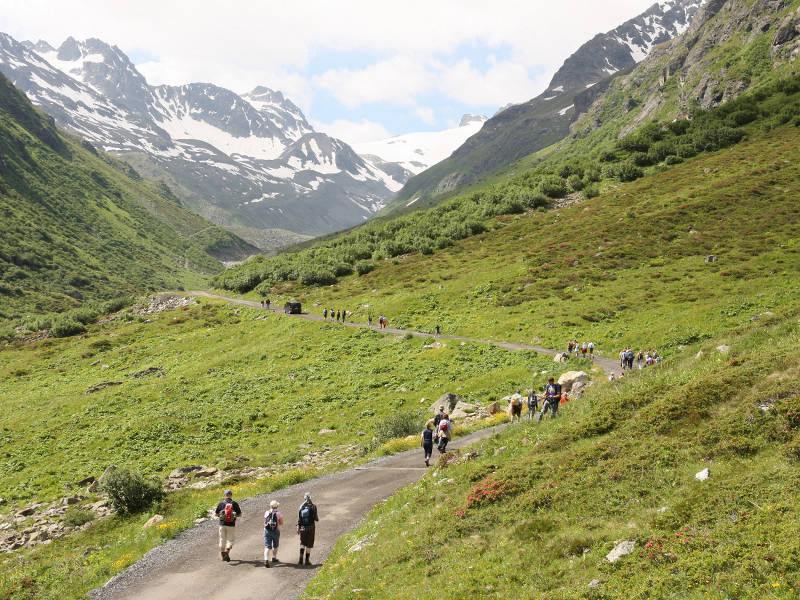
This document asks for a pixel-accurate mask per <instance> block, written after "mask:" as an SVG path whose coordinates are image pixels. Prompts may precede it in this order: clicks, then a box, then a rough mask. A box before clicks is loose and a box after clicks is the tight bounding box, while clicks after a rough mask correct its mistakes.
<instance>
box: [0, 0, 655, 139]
mask: <svg viewBox="0 0 800 600" xmlns="http://www.w3.org/2000/svg"><path fill="white" fill-rule="evenodd" d="M652 3H653V0H614V1H613V2H597V0H591V1H590V0H560V1H559V2H552V1H551V0H547V1H545V0H495V1H494V2H491V3H487V2H485V0H480V1H478V0H426V1H424V2H423V1H420V0H406V1H405V2H402V3H397V2H388V1H382V0H372V1H366V0H339V1H338V2H330V1H328V0H306V1H305V2H303V3H286V2H278V1H275V0H262V1H260V2H251V1H247V0H229V1H228V2H226V3H220V2H219V1H218V0H213V1H212V0H193V1H189V0H170V1H169V2H164V1H163V0H159V1H155V0H138V1H136V2H133V1H125V0H120V1H119V2H107V1H106V0H102V1H101V0H59V2H51V1H49V0H26V2H17V3H11V6H7V7H4V8H3V10H2V12H1V13H0V31H4V32H6V33H9V34H11V35H12V36H14V37H15V38H17V39H32V40H37V39H45V40H47V41H49V42H50V43H52V44H59V43H61V41H63V40H64V39H65V38H66V37H68V36H70V35H71V36H73V37H76V38H78V39H85V38H88V37H98V38H100V39H102V40H104V41H106V42H108V43H111V44H115V45H117V46H119V47H120V48H121V49H122V50H123V51H124V52H126V53H127V54H128V55H129V56H130V57H131V59H132V60H133V62H134V63H135V64H136V65H137V67H138V68H139V70H140V71H141V72H142V74H143V75H145V77H146V78H147V80H148V81H149V82H150V83H153V84H160V83H169V84H183V83H189V82H193V81H208V82H213V83H216V84H218V85H222V86H224V87H228V88H230V89H232V90H234V91H237V92H244V91H247V90H250V89H252V88H253V87H255V86H256V85H265V86H267V87H270V88H273V89H279V90H281V91H282V92H284V94H285V95H287V96H288V97H289V98H290V99H291V100H292V101H294V102H295V103H296V104H297V105H298V106H300V107H301V108H302V109H303V111H304V112H305V113H306V116H307V117H308V118H309V120H310V121H311V122H312V123H313V124H314V125H315V126H316V127H317V128H318V129H321V130H323V131H327V132H328V133H331V134H333V135H336V136H337V137H340V138H342V139H344V140H345V141H348V142H350V143H355V142H359V141H367V140H373V139H379V138H381V137H385V136H388V135H397V134H402V133H407V132H411V131H431V130H440V129H445V128H448V127H452V126H453V125H455V124H457V122H458V120H459V118H460V117H461V115H462V114H464V113H479V114H485V115H487V116H490V115H491V114H493V113H494V112H495V110H497V108H499V107H500V106H503V105H505V104H507V103H509V102H515V103H516V102H524V101H525V100H528V99H530V98H532V97H533V96H535V95H537V94H538V93H540V92H541V91H543V90H544V88H545V87H546V85H547V83H548V82H549V79H550V77H552V74H553V73H554V72H555V70H556V69H557V68H558V67H559V66H560V65H561V63H562V62H563V61H564V59H566V58H567V57H568V56H569V55H570V54H571V53H572V52H574V51H575V50H576V49H577V48H578V47H579V46H580V45H581V44H582V43H583V42H585V41H587V40H588V39H590V38H591V37H592V36H594V35H595V34H596V33H599V32H601V31H608V30H610V29H613V28H614V27H616V26H617V25H619V24H620V23H622V22H624V21H625V20H627V19H629V18H632V17H634V16H635V15H637V14H639V13H640V12H642V11H644V10H645V9H646V8H648V7H649V6H650V5H651V4H652Z"/></svg>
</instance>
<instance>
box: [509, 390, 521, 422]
mask: <svg viewBox="0 0 800 600" xmlns="http://www.w3.org/2000/svg"><path fill="white" fill-rule="evenodd" d="M509 412H510V413H511V422H512V423H513V422H514V417H517V421H521V420H522V394H520V393H519V390H517V393H516V394H513V395H512V396H511V402H510V404H509Z"/></svg>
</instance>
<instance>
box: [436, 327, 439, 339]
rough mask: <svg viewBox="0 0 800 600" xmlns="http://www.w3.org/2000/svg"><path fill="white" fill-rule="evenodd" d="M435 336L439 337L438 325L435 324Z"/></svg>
mask: <svg viewBox="0 0 800 600" xmlns="http://www.w3.org/2000/svg"><path fill="white" fill-rule="evenodd" d="M436 337H439V326H438V325H437V326H436Z"/></svg>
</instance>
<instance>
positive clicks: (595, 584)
mask: <svg viewBox="0 0 800 600" xmlns="http://www.w3.org/2000/svg"><path fill="white" fill-rule="evenodd" d="M589 587H590V588H592V589H594V588H597V587H600V580H599V579H592V580H591V581H590V582H589Z"/></svg>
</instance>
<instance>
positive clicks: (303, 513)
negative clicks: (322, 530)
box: [297, 492, 319, 565]
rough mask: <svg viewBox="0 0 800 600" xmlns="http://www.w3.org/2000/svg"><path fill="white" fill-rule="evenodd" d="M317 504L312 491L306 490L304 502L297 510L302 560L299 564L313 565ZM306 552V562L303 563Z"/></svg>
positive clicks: (317, 518) (317, 519)
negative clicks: (312, 498) (312, 497)
mask: <svg viewBox="0 0 800 600" xmlns="http://www.w3.org/2000/svg"><path fill="white" fill-rule="evenodd" d="M317 521H319V517H318V516H317V505H316V504H314V503H313V502H312V501H311V493H310V492H306V493H305V495H304V496H303V503H302V504H301V505H300V510H299V511H298V512H297V535H299V536H300V560H298V561H297V564H298V565H302V564H306V565H311V549H312V548H313V547H314V534H315V532H316V522H317ZM303 554H305V563H303Z"/></svg>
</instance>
